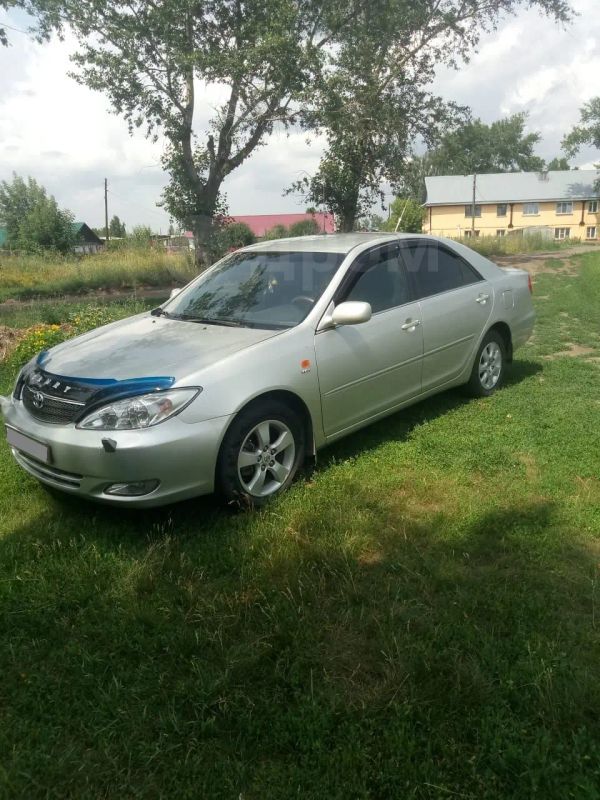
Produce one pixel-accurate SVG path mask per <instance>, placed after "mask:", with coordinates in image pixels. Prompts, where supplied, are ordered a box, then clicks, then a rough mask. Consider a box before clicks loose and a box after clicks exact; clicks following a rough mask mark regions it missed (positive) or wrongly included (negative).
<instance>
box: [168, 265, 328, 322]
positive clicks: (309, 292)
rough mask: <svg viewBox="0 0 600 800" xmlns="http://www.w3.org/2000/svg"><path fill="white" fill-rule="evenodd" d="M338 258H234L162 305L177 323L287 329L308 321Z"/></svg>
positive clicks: (210, 271)
mask: <svg viewBox="0 0 600 800" xmlns="http://www.w3.org/2000/svg"><path fill="white" fill-rule="evenodd" d="M343 258H344V256H343V254H342V253H305V252H300V253H298V252H296V253H260V252H246V253H233V254H232V255H231V256H230V257H229V258H227V259H226V260H225V261H223V263H221V264H219V266H217V267H215V268H214V269H211V270H209V271H208V272H207V273H206V275H204V276H201V277H200V278H199V279H198V280H196V281H194V283H192V284H191V285H190V286H188V287H187V289H184V290H183V291H182V292H181V293H180V294H178V295H177V296H176V297H174V298H173V300H172V301H171V302H170V303H168V304H167V305H166V306H165V309H164V313H165V314H166V315H167V316H169V317H174V318H176V319H185V320H191V321H193V322H206V323H214V324H219V325H240V326H245V327H253V328H291V327H293V326H294V325H297V324H298V323H299V322H302V320H303V319H304V318H305V317H306V315H307V314H308V313H309V311H310V310H311V308H312V307H313V306H314V304H315V303H316V301H317V300H318V299H319V297H320V296H321V294H322V293H323V291H324V289H325V287H326V286H327V284H328V283H329V282H330V281H331V279H332V277H333V275H334V274H335V272H336V270H337V268H338V267H339V265H340V264H341V263H342V260H343Z"/></svg>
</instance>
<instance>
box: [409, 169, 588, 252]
mask: <svg viewBox="0 0 600 800" xmlns="http://www.w3.org/2000/svg"><path fill="white" fill-rule="evenodd" d="M599 179H600V171H597V170H572V171H569V170H564V171H555V172H540V173H537V172H507V173H493V174H488V175H477V176H476V179H475V208H474V209H473V176H472V175H439V176H435V177H430V178H425V186H426V188H427V201H426V202H425V208H426V210H427V213H426V215H425V221H424V223H423V230H424V232H425V233H433V234H436V235H438V236H452V237H457V236H458V237H460V236H464V237H466V238H469V237H470V236H472V235H473V233H474V235H475V236H505V235H507V234H511V233H524V234H527V233H531V232H534V231H535V232H539V233H542V234H544V235H546V236H548V237H550V238H553V239H585V240H588V241H593V240H597V239H598V238H599V235H600V192H598V189H597V188H595V187H597V183H596V182H597V181H598V180H599ZM473 211H474V214H473ZM473 216H474V218H475V225H474V226H473V224H472V223H473Z"/></svg>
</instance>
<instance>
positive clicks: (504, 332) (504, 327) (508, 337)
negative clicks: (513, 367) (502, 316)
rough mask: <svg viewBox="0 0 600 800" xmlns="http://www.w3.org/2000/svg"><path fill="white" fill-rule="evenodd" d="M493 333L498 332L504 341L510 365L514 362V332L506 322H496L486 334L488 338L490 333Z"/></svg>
mask: <svg viewBox="0 0 600 800" xmlns="http://www.w3.org/2000/svg"><path fill="white" fill-rule="evenodd" d="M492 331H497V332H498V333H499V334H500V336H502V339H503V340H504V346H505V348H506V360H507V362H508V363H509V364H510V363H512V360H513V342H512V332H511V330H510V326H509V325H508V324H507V323H506V322H502V321H498V322H494V324H493V325H492V326H491V327H490V328H488V330H487V332H486V336H487V334H488V333H491V332H492Z"/></svg>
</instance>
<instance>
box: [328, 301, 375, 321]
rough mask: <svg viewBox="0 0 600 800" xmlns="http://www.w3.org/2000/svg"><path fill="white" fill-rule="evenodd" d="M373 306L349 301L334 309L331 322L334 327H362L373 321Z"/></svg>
mask: <svg viewBox="0 0 600 800" xmlns="http://www.w3.org/2000/svg"><path fill="white" fill-rule="evenodd" d="M371 314H372V312H371V305H370V304H369V303H361V302H359V301H358V300H347V301H346V302H345V303H340V304H339V306H336V307H335V308H334V309H333V314H332V315H331V322H332V323H333V324H334V325H361V324H362V323H363V322H368V321H369V320H370V319H371Z"/></svg>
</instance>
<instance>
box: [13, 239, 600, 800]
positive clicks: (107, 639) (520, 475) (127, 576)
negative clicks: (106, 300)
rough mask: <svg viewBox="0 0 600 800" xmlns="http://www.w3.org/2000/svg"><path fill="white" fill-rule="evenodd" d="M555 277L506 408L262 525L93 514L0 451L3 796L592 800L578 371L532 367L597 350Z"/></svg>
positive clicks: (596, 732) (384, 457)
mask: <svg viewBox="0 0 600 800" xmlns="http://www.w3.org/2000/svg"><path fill="white" fill-rule="evenodd" d="M573 261H574V263H576V264H577V265H578V268H579V269H580V272H579V274H578V275H575V276H563V275H541V276H539V277H538V279H537V281H536V298H537V299H536V305H537V310H538V314H539V320H538V326H537V329H536V334H535V337H534V340H533V342H532V343H530V344H529V345H528V346H527V347H525V348H524V349H523V350H522V351H521V352H520V353H519V355H518V359H517V361H516V362H515V364H514V368H513V370H512V376H511V378H510V380H509V382H508V384H507V386H506V387H505V388H504V389H503V390H502V391H501V392H499V393H498V394H496V395H495V396H494V397H492V398H490V399H485V400H480V401H466V400H464V399H463V398H462V397H461V395H460V394H459V393H458V392H451V393H447V394H444V395H440V396H439V397H437V398H434V399H432V400H429V401H427V402H426V403H423V404H420V405H418V406H415V407H413V408H411V409H408V410H406V411H404V412H402V413H400V414H397V415H395V416H393V417H391V418H389V419H387V420H386V421H384V422H382V423H380V424H378V425H375V426H371V427H370V428H368V429H366V430H365V431H364V432H362V433H360V434H357V435H355V436H352V437H350V438H348V439H346V440H344V441H342V442H340V443H339V444H338V445H336V446H335V447H332V448H329V449H328V450H326V451H324V452H323V453H322V455H321V457H320V459H319V465H318V467H317V469H316V471H315V472H314V474H313V475H312V476H311V477H310V478H306V479H301V480H299V481H298V482H297V483H296V484H295V486H294V487H293V488H292V490H291V491H290V492H289V493H288V494H287V495H286V496H285V497H282V498H281V499H279V500H278V501H277V502H275V503H274V504H273V505H272V506H271V507H269V508H268V509H266V510H263V511H261V512H257V513H238V514H234V513H231V512H226V511H223V510H221V509H220V508H218V507H217V506H216V504H215V503H214V501H212V500H211V499H210V498H205V499H200V500H196V501H190V502H188V503H185V504H181V505H179V506H176V507H171V508H167V509H163V510H158V511H153V512H141V513H140V512H136V513H134V512H131V513H125V512H123V511H122V510H120V509H117V510H112V509H105V508H102V507H96V506H90V505H87V504H84V503H81V502H77V501H75V500H73V499H69V498H63V497H60V496H55V495H49V494H48V493H47V492H46V491H45V490H44V489H42V488H41V487H40V486H39V485H38V484H37V483H36V482H35V481H33V480H31V479H30V478H29V477H28V476H26V475H24V474H23V473H22V472H21V471H20V470H19V469H18V468H17V466H16V465H15V464H14V463H13V462H12V460H11V458H10V456H9V454H8V451H7V448H6V446H5V444H4V443H2V444H1V445H0V486H2V490H1V493H0V626H1V629H0V641H1V642H2V645H1V647H0V674H1V675H2V681H1V682H0V708H1V709H2V727H1V728H0V796H3V797H7V798H21V797H26V798H28V799H29V798H61V800H62V798H78V799H79V798H86V799H87V798H94V799H95V798H119V800H120V799H121V798H153V799H154V798H177V800H184V799H186V798H190V799H191V798H194V799H196V798H203V799H204V798H234V799H235V800H237V798H244V800H254V799H255V798H256V800H263V799H264V798H276V799H277V800H280V799H281V798H290V800H291V798H311V799H312V798H314V800H317V799H318V800H321V799H322V798H327V799H328V800H329V798H340V800H341V798H344V800H346V798H365V800H366V799H367V798H369V799H371V798H377V799H378V800H379V799H381V800H387V798H402V800H404V798H406V799H407V800H408V799H409V798H418V799H419V800H424V799H425V798H426V799H427V800H433V799H434V798H435V799H436V800H437V799H438V798H439V800H442V798H444V799H447V798H454V797H461V798H471V799H472V800H481V799H482V798H484V799H486V800H487V799H488V798H490V799H491V798H494V799H496V798H498V799H500V798H502V799H504V798H507V799H508V798H510V800H514V799H517V800H521V799H522V800H531V799H532V798H539V799H540V800H565V799H566V798H577V800H579V799H581V800H583V799H584V798H585V799H586V800H587V799H588V798H590V799H591V798H598V797H600V727H599V725H598V719H599V717H600V666H599V663H600V635H599V629H600V595H599V578H600V573H599V562H600V446H599V445H600V433H599V426H598V416H599V413H600V367H599V366H598V365H597V364H596V363H595V362H593V361H590V360H589V359H584V358H568V357H561V358H556V359H548V358H546V356H549V355H551V354H553V353H555V352H557V351H563V350H565V349H568V346H567V345H568V343H569V342H570V343H579V344H581V345H586V346H588V347H594V348H596V343H597V341H598V337H599V336H600V315H599V314H598V313H597V308H598V303H599V302H600V260H599V259H598V256H593V255H586V256H585V257H578V258H577V259H574V260H573ZM561 314H567V315H568V316H567V317H564V316H561ZM59 321H60V320H59ZM563 321H565V322H564V324H563ZM599 354H600V349H598V348H596V349H595V350H593V351H590V353H589V355H590V356H592V357H593V356H595V355H599ZM14 369H15V367H14V365H12V363H11V364H9V365H6V364H5V365H4V367H1V366H0V381H1V384H2V388H3V389H4V390H5V391H6V390H7V389H8V388H9V386H10V383H11V381H12V380H13V377H14Z"/></svg>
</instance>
